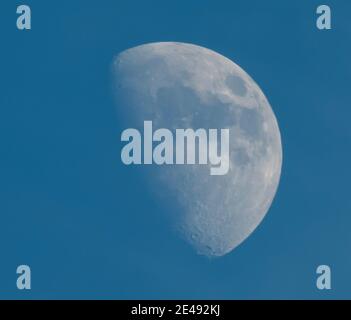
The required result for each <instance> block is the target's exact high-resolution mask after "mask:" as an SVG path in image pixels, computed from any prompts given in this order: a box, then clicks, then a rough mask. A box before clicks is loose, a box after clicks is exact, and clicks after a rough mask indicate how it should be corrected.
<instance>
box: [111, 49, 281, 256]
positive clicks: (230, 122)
mask: <svg viewBox="0 0 351 320" xmlns="http://www.w3.org/2000/svg"><path fill="white" fill-rule="evenodd" d="M112 75H113V80H112V83H113V92H114V95H115V97H116V104H117V108H118V109H119V111H120V112H122V113H123V115H124V120H125V123H126V124H127V127H138V128H142V124H143V121H146V120H151V121H152V122H153V127H154V128H155V129H154V130H156V129H157V128H168V129H170V130H175V129H179V128H182V129H189V128H192V129H194V130H196V129H198V128H205V129H210V128H211V129H224V128H227V129H229V132H230V135H229V137H230V144H229V147H230V156H229V160H230V163H229V171H228V173H227V174H226V175H222V176H211V175H209V166H208V165H164V166H155V168H154V167H152V168H151V169H150V168H147V169H145V170H151V171H152V172H151V173H150V174H149V176H148V180H150V181H151V182H152V183H151V184H150V185H149V187H150V188H152V190H153V191H154V192H155V193H157V194H158V195H159V196H161V197H162V196H164V197H166V198H167V199H171V201H169V203H168V205H167V207H168V208H169V215H170V216H171V217H170V218H171V221H172V226H174V227H175V229H176V230H177V232H178V234H179V235H180V236H181V237H182V238H183V239H185V240H186V241H187V242H188V243H189V244H190V245H191V246H192V247H193V248H194V249H195V250H196V252H197V253H198V254H201V255H205V256H208V257H215V256H223V255H225V254H227V253H229V252H230V251H232V250H233V249H234V248H236V247H237V246H238V245H239V244H241V243H242V242H243V241H244V240H245V239H246V238H247V237H248V236H249V235H250V234H251V233H252V232H253V231H254V230H255V228H256V227H257V226H258V225H259V224H260V223H261V221H262V219H263V218H264V216H265V215H266V213H267V211H268V210H269V208H270V206H271V203H272V201H273V198H274V196H275V194H276V190H277V188H278V184H279V180H280V174H281V166H282V145H281V137H280V131H279V127H278V123H277V120H276V117H275V115H274V113H273V111H272V108H271V106H270V104H269V102H268V100H267V99H266V97H265V95H264V94H263V92H262V91H261V89H260V88H259V86H258V85H257V84H256V83H255V81H254V80H253V79H252V78H251V77H250V76H249V75H248V74H247V73H246V72H245V71H244V70H243V69H241V68H240V67H239V66H238V65H237V64H235V63H234V62H233V61H231V60H229V59H227V58H226V57H224V56H222V55H220V54H218V53H216V52H214V51H212V50H210V49H207V48H204V47H201V46H197V45H193V44H187V43H178V42H158V43H149V44H145V45H141V46H137V47H134V48H131V49H128V50H126V51H123V52H122V53H120V54H118V55H117V56H116V57H115V58H114V60H113V64H112ZM144 167H147V166H144ZM156 167H157V168H156ZM166 211H167V210H166Z"/></svg>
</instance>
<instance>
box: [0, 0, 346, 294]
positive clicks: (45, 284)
mask: <svg viewBox="0 0 351 320" xmlns="http://www.w3.org/2000/svg"><path fill="white" fill-rule="evenodd" d="M22 3H26V4H29V5H31V8H32V14H33V16H32V19H33V21H32V27H33V29H32V30H31V31H30V32H20V31H18V30H17V29H16V17H17V16H16V6H17V5H18V4H22ZM319 4H323V1H314V0H309V1H305V0H300V1H276V0H274V1H273V0H271V1H253V0H237V1H234V0H230V1H206V0H202V1H189V0H187V1H164V0H163V1H130V0H129V1H123V2H122V1H116V0H114V1H112V0H104V1H87V0H84V1H83V0H82V1H78V0H74V1H60V2H58V1H46V2H44V1H29V0H26V1H23V2H22V1H21V3H19V2H18V1H12V0H11V1H10V0H6V1H1V4H0V298H224V299H233V298H241V299H246V298H321V299H323V298H351V232H350V230H351V196H350V181H351V172H350V163H351V151H350V150H351V128H350V117H351V104H350V101H351V90H350V84H351V63H350V57H351V39H350V36H351V22H350V14H351V2H350V3H349V2H348V1H328V4H330V5H331V8H332V19H333V20H332V24H333V29H332V30H330V31H319V30H317V28H316V26H315V23H316V13H315V11H316V7H317V5H319ZM155 41H181V42H190V43H194V44H198V45H202V46H205V47H208V48H211V49H213V50H215V51H217V52H219V53H221V54H223V55H225V56H227V57H228V58H230V59H232V60H234V61H235V62H236V63H238V64H239V65H240V66H241V67H242V68H244V69H245V70H246V71H247V72H248V73H249V74H250V75H251V76H252V77H253V78H254V79H255V80H256V81H257V83H258V84H259V85H260V87H261V88H262V90H263V91H264V92H265V94H266V96H267V97H268V99H269V101H270V102H271V105H272V107H273V109H274V112H275V114H276V116H277V119H278V122H279V125H280V129H281V133H282V141H283V148H284V164H283V170H282V177H281V183H280V187H279V190H278V193H277V196H276V198H275V200H274V203H273V206H272V207H271V209H270V211H269V213H268V215H267V216H266V218H265V219H264V221H263V223H262V224H261V225H260V226H259V227H258V228H257V229H256V231H255V232H254V233H253V234H252V235H251V236H250V237H249V238H248V239H247V240H246V241H245V242H244V243H243V244H242V245H241V246H239V247H238V248H237V249H236V250H234V251H233V252H232V253H230V254H228V255H227V256H225V257H222V258H219V259H212V260H209V259H207V258H204V257H201V256H197V255H196V254H194V252H193V250H192V249H191V248H190V247H188V245H187V244H185V243H183V242H181V241H179V240H178V239H177V238H176V237H174V236H173V235H171V234H169V233H168V231H167V230H163V229H162V227H161V225H162V224H161V223H160V224H158V223H157V221H158V220H157V214H158V213H157V210H159V208H158V204H157V203H156V202H155V201H154V200H153V199H152V197H151V196H150V194H149V193H148V190H145V188H144V186H143V184H142V183H140V181H139V176H138V174H137V172H136V171H135V170H131V169H127V168H126V167H123V166H122V165H121V162H120V130H121V128H122V127H123V123H122V122H121V121H120V119H118V117H117V116H116V112H115V107H114V104H113V101H112V96H111V91H110V75H109V67H110V63H111V61H112V58H113V56H114V55H115V54H117V53H118V52H120V51H123V50H125V49H127V48H130V47H133V46H136V45H139V44H144V43H147V42H155ZM170 205H171V204H170ZM20 264H28V265H30V266H31V268H32V288H33V289H32V290H31V291H30V292H20V291H18V290H17V289H16V267H17V266H18V265H20ZM320 264H328V265H330V266H331V268H332V290H331V291H329V292H325V291H323V292H321V291H318V290H317V289H316V286H315V280H316V267H317V266H318V265H320Z"/></svg>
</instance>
